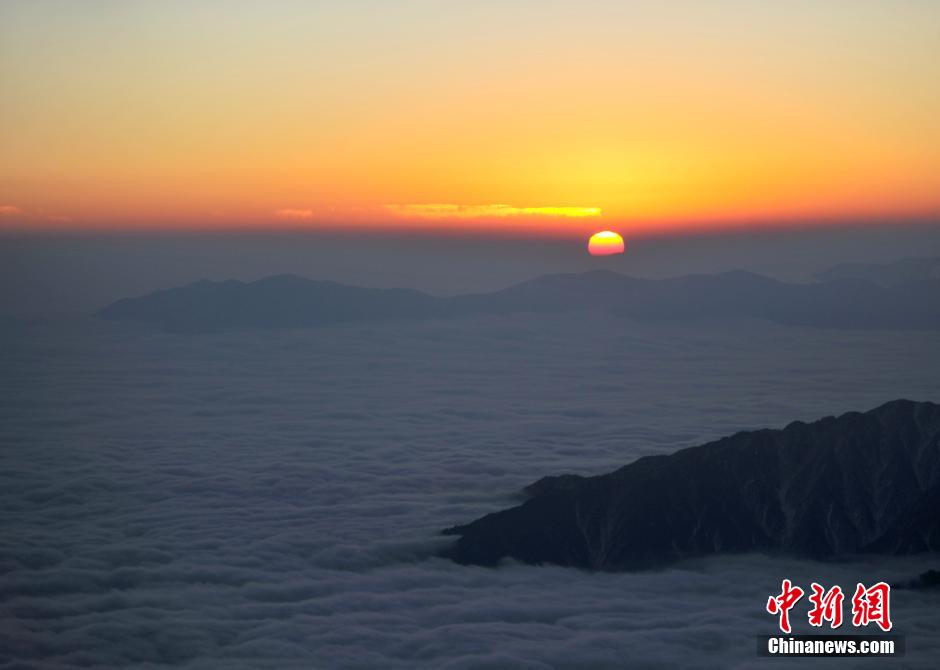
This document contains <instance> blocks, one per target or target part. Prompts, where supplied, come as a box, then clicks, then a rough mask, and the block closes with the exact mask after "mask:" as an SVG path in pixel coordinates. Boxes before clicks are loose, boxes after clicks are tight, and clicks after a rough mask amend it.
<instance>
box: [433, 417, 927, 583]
mask: <svg viewBox="0 0 940 670" xmlns="http://www.w3.org/2000/svg"><path fill="white" fill-rule="evenodd" d="M525 491H526V492H527V494H528V495H529V499H528V500H526V501H525V502H524V503H522V504H521V505H518V506H516V507H512V508H509V509H506V510H503V511H501V512H495V513H493V514H489V515H486V516H484V517H481V518H480V519H477V520H476V521H472V522H470V523H468V524H463V525H458V526H454V527H451V528H448V529H446V530H445V531H443V532H444V533H445V534H446V535H456V536H458V540H457V542H456V543H455V544H454V545H453V546H452V547H450V548H448V549H447V550H445V551H444V552H443V555H445V556H446V557H448V558H451V559H453V560H455V561H457V562H458V563H465V564H480V565H490V566H492V565H496V564H497V563H499V562H500V561H501V560H503V559H505V558H512V559H515V560H518V561H521V562H523V563H533V564H538V563H554V564H559V565H566V566H573V567H580V568H587V569H592V570H631V569H645V568H650V567H655V566H658V565H663V564H666V563H669V562H672V561H675V560H680V559H683V558H692V557H698V556H705V555H710V554H719V553H740V552H748V551H760V552H767V553H782V554H792V555H798V556H806V557H811V558H832V557H838V556H840V555H846V554H852V553H860V552H874V553H887V554H907V553H916V552H920V551H934V550H940V514H937V510H938V507H937V505H938V504H940V405H937V404H934V403H931V402H913V401H909V400H895V401H892V402H889V403H886V404H884V405H881V406H880V407H877V408H875V409H873V410H870V411H868V412H848V413H845V414H842V415H840V416H839V417H832V416H830V417H824V418H822V419H819V420H817V421H813V422H811V423H805V422H801V421H795V422H792V423H790V424H788V425H787V426H786V427H784V428H782V429H776V430H772V429H762V430H756V431H744V432H739V433H736V434H734V435H731V436H728V437H724V438H721V439H719V440H715V441H712V442H709V443H706V444H704V445H699V446H695V447H689V448H686V449H682V450H680V451H677V452H674V453H673V454H669V455H657V456H645V457H643V458H640V459H638V460H636V461H634V462H632V463H630V464H627V465H625V466H623V467H621V468H619V469H617V470H614V471H612V472H609V473H606V474H603V475H597V476H594V477H576V476H572V475H567V476H566V475H562V476H557V477H551V478H543V479H541V480H539V481H537V482H535V483H533V484H532V485H530V486H528V487H526V489H525Z"/></svg>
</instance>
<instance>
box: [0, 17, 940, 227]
mask: <svg viewBox="0 0 940 670" xmlns="http://www.w3.org/2000/svg"><path fill="white" fill-rule="evenodd" d="M938 72H940V3H938V2H935V1H932V0H890V1H889V0H882V1H879V2H871V1H868V0H851V1H850V0H844V1H836V0H829V1H822V0H815V1H804V0H797V1H794V2H780V3H772V2H744V1H735V0H724V1H714V2H701V1H689V2H666V3H648V2H636V3H630V2H590V1H581V2H565V3H561V2H546V1H544V0H540V1H538V2H536V1H534V0H532V1H518V2H510V1H500V2H489V1H475V2H462V3H457V2H440V1H436V2H435V1H428V2H387V1H378V0H376V1H373V2H366V1H346V2H331V3H314V2H299V1H298V2H292V1H288V0H281V1H271V0H269V1H266V2H254V1H252V2H247V1H244V2H240V1H237V0H225V1H213V0H202V1H200V2H191V1H188V0H185V1H184V0H175V1H174V0H171V1H161V2H157V1H156V0H154V1H153V2H136V1H103V0H99V1H92V0H87V1H83V2H71V1H61V2H50V1H45V0H27V1H23V2H20V1H10V0H6V1H4V2H2V4H0V86H2V89H0V91H2V92H0V96H2V104H0V155H2V157H3V158H2V159H0V228H2V227H7V228H10V227H29V228H62V227H68V228H78V229H81V228H89V227H99V226H103V227H115V228H143V227H151V228H152V227H161V226H167V227H187V226H198V227H222V228H224V227H226V226H236V225H237V226H246V225H249V226H250V225H259V226H276V225H290V226H299V227H316V226H320V227H331V226H332V227H336V226H349V227H354V226H372V225H378V226H390V227H395V226H397V227H402V228H407V227H414V226H421V227H432V228H458V229H466V228H483V229H488V230H489V229H497V230H501V229H507V230H508V229H534V230H537V231H540V232H543V233H545V234H550V233H558V232H568V231H574V232H577V233H578V234H580V233H581V232H583V231H585V230H590V229H595V230H599V229H602V228H611V227H613V228H616V229H618V230H620V231H621V232H625V233H629V232H630V231H639V230H642V229H649V228H652V229H657V230H668V229H670V228H675V227H682V226H695V225H717V224H727V223H732V224H734V223H739V224H742V225H763V224H765V223H766V222H768V221H780V220H791V221H792V220H832V219H836V220H842V219H869V218H878V219H886V218H887V219H898V218H930V217H933V216H935V215H937V214H938V213H940V76H938Z"/></svg>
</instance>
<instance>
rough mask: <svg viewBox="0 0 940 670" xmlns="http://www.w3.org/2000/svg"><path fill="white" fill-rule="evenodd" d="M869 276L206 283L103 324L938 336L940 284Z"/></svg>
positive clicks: (121, 311)
mask: <svg viewBox="0 0 940 670" xmlns="http://www.w3.org/2000/svg"><path fill="white" fill-rule="evenodd" d="M853 267H855V266H853ZM859 267H861V266H859ZM864 267H865V268H867V269H865V270H864V271H862V270H858V269H856V270H854V271H850V270H846V269H842V270H839V269H838V268H834V269H833V270H832V271H830V274H825V273H824V275H825V281H819V282H815V283H810V284H791V283H785V282H781V281H777V280H775V279H770V278H768V277H764V276H761V275H757V274H753V273H750V272H743V271H734V272H725V273H721V274H698V275H687V276H684V277H678V278H674V279H660V280H653V279H637V278H633V277H628V276H625V275H622V274H618V273H616V272H609V271H593V272H585V273H581V274H556V275H545V276H542V277H538V278H536V279H532V280H530V281H526V282H522V283H520V284H516V285H514V286H510V287H508V288H505V289H502V290H500V291H495V292H492V293H484V294H475V295H461V296H455V297H435V296H432V295H429V294H427V293H423V292H421V291H416V290H412V289H374V288H361V287H355V286H346V285H343V284H337V283H335V282H330V281H314V280H310V279H304V278H302V277H297V276H295V275H278V276H274V277H267V278H265V279H260V280H258V281H254V282H249V283H245V282H241V281H235V280H228V281H222V282H211V281H205V280H204V281H198V282H195V283H193V284H189V285H187V286H183V287H181V288H174V289H168V290H164V291H157V292H155V293H151V294H149V295H145V296H142V297H138V298H124V299H122V300H118V301H117V302H115V303H113V304H111V305H109V306H107V307H105V308H104V309H103V310H101V311H100V312H99V313H98V314H97V316H98V317H100V318H103V319H112V320H120V321H137V322H141V323H147V324H152V325H155V326H158V327H161V328H166V329H170V330H182V331H211V330H229V329H263V328H269V329H270V328H300V327H308V326H319V325H325V324H330V323H342V322H351V321H385V320H403V319H422V318H435V317H436V318H451V317H460V316H466V315H472V314H509V313H519V312H570V311H576V310H604V311H607V312H611V313H614V314H618V315H621V316H624V317H630V318H634V319H642V320H660V321H664V320H673V321H688V320H694V319H705V318H725V317H750V318H761V319H767V320H770V321H774V322H777V323H783V324H793V325H801V326H814V327H821V328H844V329H918V330H936V329H940V300H938V299H937V296H940V277H938V276H935V274H934V273H933V271H932V270H929V268H928V269H927V270H925V271H919V272H915V271H904V272H900V273H899V272H898V271H894V270H891V269H890V268H889V269H888V270H886V273H887V275H889V276H890V277H892V279H890V280H889V281H880V282H875V281H872V280H870V279H866V278H863V277H860V276H855V275H864V276H869V275H872V276H876V275H878V273H877V272H876V270H875V269H873V268H875V266H864ZM882 267H888V266H882ZM908 270H910V268H908ZM853 273H854V274H853ZM849 275H852V276H849ZM900 275H903V277H904V279H903V280H902V279H900V278H899V276H900Z"/></svg>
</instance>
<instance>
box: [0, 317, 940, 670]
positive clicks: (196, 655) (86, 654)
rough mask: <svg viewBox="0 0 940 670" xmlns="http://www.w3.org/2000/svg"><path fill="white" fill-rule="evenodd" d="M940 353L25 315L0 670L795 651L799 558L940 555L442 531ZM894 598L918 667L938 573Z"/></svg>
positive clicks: (567, 326)
mask: <svg viewBox="0 0 940 670" xmlns="http://www.w3.org/2000/svg"><path fill="white" fill-rule="evenodd" d="M938 369H940V340H938V338H937V335H936V334H934V333H898V332H894V333H890V332H881V333H879V332H871V333H864V332H845V331H824V330H813V329H803V328H792V327H782V326H776V325H772V324H767V323H761V322H751V321H736V322H722V323H707V322H702V323H697V324H693V325H688V324H686V325H678V324H676V325H652V324H639V323H635V322H631V321H628V320H623V319H618V318H615V317H610V316H604V315H600V314H594V315H588V314H580V315H541V316H533V315H513V316H507V317H487V318H474V319H458V320H452V321H430V322H424V323H408V324H394V323H390V324H383V325H355V326H337V327H328V328H322V329H312V330H301V331H292V332H260V333H231V334H211V335H178V334H164V333H153V332H148V331H145V330H140V329H136V328H134V327H129V326H127V325H122V324H114V323H98V322H93V321H85V320H76V321H69V322H17V321H12V320H11V321H7V322H4V323H3V324H2V325H0V378H2V379H3V384H2V386H0V509H2V520H0V524H2V532H0V668H8V669H12V668H31V667H36V668H72V667H142V668H159V667H169V666H173V667H186V668H362V669H366V668H369V669H372V668H624V667H640V668H672V667H715V668H724V667H739V668H748V667H755V666H764V665H768V664H770V665H772V664H775V663H776V664H780V663H781V662H780V661H778V660H776V659H759V658H758V657H757V655H756V652H755V647H756V642H755V636H756V635H757V634H761V633H772V632H773V631H774V629H775V625H774V624H775V622H774V620H773V618H772V617H770V615H768V614H766V613H765V612H764V609H763V608H764V604H765V603H766V600H767V597H768V596H769V595H771V594H774V593H776V592H777V591H779V585H780V580H781V579H782V578H783V577H788V578H790V579H792V580H794V581H795V582H797V583H798V584H803V585H804V587H806V586H807V585H808V583H809V582H810V581H819V582H823V583H825V584H827V585H833V584H841V585H842V586H843V588H844V589H846V590H851V589H853V588H854V585H855V582H856V581H863V582H873V581H878V580H882V579H884V580H887V581H893V580H895V579H903V578H908V577H911V576H913V575H915V574H917V573H919V572H921V571H923V570H925V569H927V568H929V567H934V568H936V567H940V557H938V556H936V555H933V556H918V557H909V558H896V559H885V558H877V557H876V558H865V559H858V560H854V561H847V562H839V563H828V564H821V563H814V562H811V561H798V560H793V559H781V558H771V557H765V556H756V555H751V556H733V557H716V558H710V559H707V560H699V561H691V562H687V563H682V564H678V565H672V566H668V567H664V568H663V569H662V570H658V571H652V572H643V573H633V574H590V573H586V572H580V571H577V570H571V569H563V568H557V567H550V566H545V567H531V566H522V565H505V566H502V567H500V568H498V569H486V568H478V567H463V566H458V565H455V564H452V563H450V562H448V561H445V560H442V559H439V558H435V557H434V555H433V554H434V552H435V550H436V549H437V548H438V547H440V546H442V543H444V542H447V541H449V540H447V539H445V538H442V537H440V536H439V535H438V531H439V530H440V529H442V528H445V527H447V526H450V525H453V524H455V523H461V522H466V521H469V520H472V519H474V518H476V517H478V516H480V515H482V514H485V513H487V512H490V511H493V510H496V509H500V508H503V507H505V506H507V505H510V504H514V502H515V501H516V500H517V498H516V497H515V496H516V495H517V492H518V491H519V489H520V488H521V487H523V486H524V485H526V484H529V483H531V482H532V481H534V480H536V479H538V478H539V477H542V476H544V475H547V474H560V473H564V472H575V473H581V474H595V473H600V472H604V471H608V470H610V469H613V468H615V467H619V466H621V465H623V464H625V463H628V462H630V461H632V460H634V459H635V458H637V457H639V456H642V455H646V454H654V453H667V452H671V451H674V450H676V449H678V448H681V447H686V446H690V445H695V444H700V443H702V442H705V441H707V440H710V439H714V438H718V437H720V436H723V435H727V434H730V433H733V432H735V431H739V430H745V429H752V428H762V427H782V426H783V425H785V424H787V423H788V422H790V421H792V420H795V419H800V420H813V419H816V418H819V417H822V416H825V415H828V414H838V413H841V412H845V411H850V410H867V409H870V408H872V407H874V406H877V405H878V404H880V403H883V402H885V401H888V400H891V399H895V398H899V397H906V398H910V399H914V400H935V401H936V400H938V399H940V377H938V375H937V374H936V372H937V370H938ZM893 599H894V600H893V603H892V604H893V607H892V614H893V617H894V620H895V632H898V633H901V634H904V635H906V636H907V647H908V655H907V656H906V657H905V658H904V659H903V661H902V664H903V665H904V666H905V667H932V666H935V665H936V663H937V661H938V659H940V620H938V618H937V616H936V612H937V608H938V606H940V594H937V593H936V592H933V593H930V592H915V591H895V592H894V593H893ZM794 612H795V615H794V616H795V618H796V619H797V620H800V619H803V618H805V609H801V606H798V607H797V609H796V610H794ZM797 629H798V630H806V629H808V626H806V625H805V623H802V622H799V623H798V624H797ZM842 632H853V631H852V630H848V631H846V630H843V631H842ZM833 663H837V664H838V665H839V667H840V668H848V667H855V666H859V667H868V666H869V665H870V664H871V663H870V662H868V663H866V662H862V661H856V662H851V661H846V660H841V661H835V662H833V661H829V662H828V663H821V664H820V665H822V666H824V667H830V666H831V665H833ZM876 663H877V662H876Z"/></svg>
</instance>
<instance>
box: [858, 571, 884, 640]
mask: <svg viewBox="0 0 940 670" xmlns="http://www.w3.org/2000/svg"><path fill="white" fill-rule="evenodd" d="M890 608H891V587H890V586H888V585H887V584H885V583H884V582H878V583H877V584H875V585H874V586H872V587H871V588H868V589H866V588H865V587H864V586H863V585H862V584H859V585H858V586H856V587H855V595H854V596H852V625H853V626H867V625H868V624H869V623H874V624H877V625H878V627H879V628H880V629H881V630H883V631H889V630H891V626H892V625H893V624H892V623H891V612H890Z"/></svg>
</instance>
